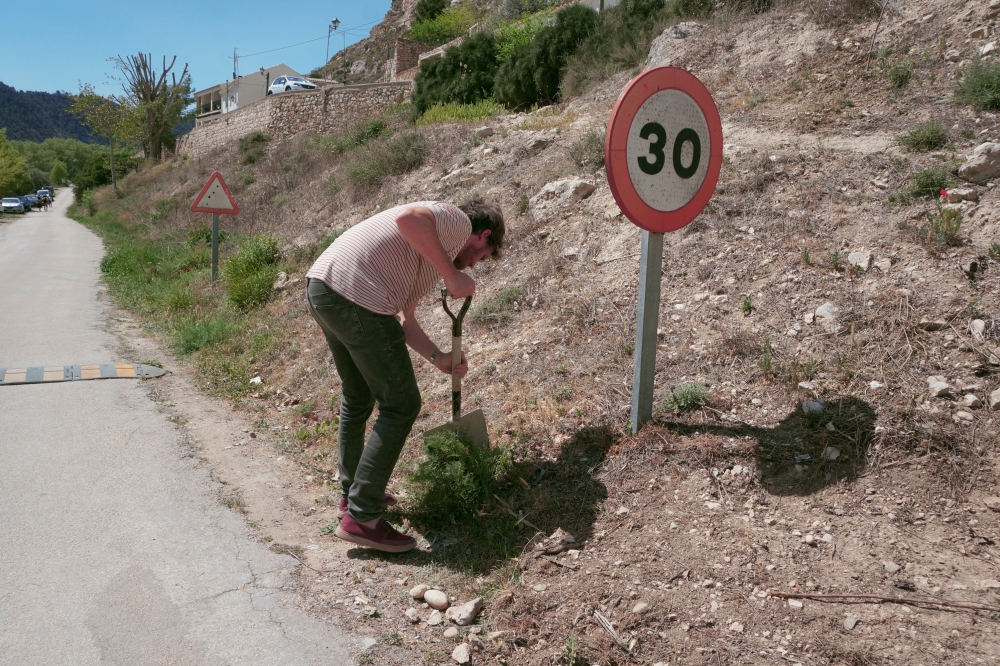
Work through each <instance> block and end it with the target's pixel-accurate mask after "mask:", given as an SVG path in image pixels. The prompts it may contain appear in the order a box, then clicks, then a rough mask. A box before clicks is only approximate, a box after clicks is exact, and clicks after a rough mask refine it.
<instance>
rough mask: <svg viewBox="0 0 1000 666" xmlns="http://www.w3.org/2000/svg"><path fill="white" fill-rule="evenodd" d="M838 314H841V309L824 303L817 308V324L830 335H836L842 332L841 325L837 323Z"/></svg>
mask: <svg viewBox="0 0 1000 666" xmlns="http://www.w3.org/2000/svg"><path fill="white" fill-rule="evenodd" d="M838 312H840V308H838V307H837V306H836V305H834V304H833V303H829V302H827V303H824V304H823V305H821V306H819V307H818V308H816V323H817V324H819V325H820V326H822V327H823V328H824V329H825V330H826V331H827V332H828V333H836V332H837V331H839V330H840V324H839V323H837V313H838Z"/></svg>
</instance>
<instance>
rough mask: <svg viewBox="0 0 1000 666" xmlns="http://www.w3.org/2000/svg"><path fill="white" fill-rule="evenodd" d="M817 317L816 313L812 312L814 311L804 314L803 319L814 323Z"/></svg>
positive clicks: (808, 322)
mask: <svg viewBox="0 0 1000 666" xmlns="http://www.w3.org/2000/svg"><path fill="white" fill-rule="evenodd" d="M815 319H816V315H815V314H814V313H812V312H807V313H805V314H804V315H802V320H803V321H805V323H807V324H811V323H813V321H814V320H815Z"/></svg>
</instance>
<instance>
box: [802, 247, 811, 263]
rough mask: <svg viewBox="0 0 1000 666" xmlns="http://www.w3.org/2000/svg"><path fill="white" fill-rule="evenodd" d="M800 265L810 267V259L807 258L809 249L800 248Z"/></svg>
mask: <svg viewBox="0 0 1000 666" xmlns="http://www.w3.org/2000/svg"><path fill="white" fill-rule="evenodd" d="M802 263H803V264H805V265H806V266H811V265H812V259H810V258H809V248H807V247H804V248H802Z"/></svg>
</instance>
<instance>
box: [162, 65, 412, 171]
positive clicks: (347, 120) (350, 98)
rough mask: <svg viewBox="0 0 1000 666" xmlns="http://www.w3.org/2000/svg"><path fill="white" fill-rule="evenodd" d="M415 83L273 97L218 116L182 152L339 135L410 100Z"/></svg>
mask: <svg viewBox="0 0 1000 666" xmlns="http://www.w3.org/2000/svg"><path fill="white" fill-rule="evenodd" d="M412 87H413V84H412V83H411V82H408V81H402V82H396V83H366V84H359V85H353V86H333V87H329V88H323V89H321V90H315V91H313V90H309V91H301V92H294V91H293V92H287V93H282V94H279V95H269V96H267V97H265V98H264V99H262V100H258V101H256V102H254V103H253V104H249V105H247V106H245V107H243V108H241V109H238V110H236V111H233V112H232V113H226V114H223V115H221V116H217V117H216V118H215V119H213V120H211V121H208V122H206V123H204V124H202V125H201V126H199V127H195V128H194V129H193V130H191V131H190V132H188V133H187V134H185V135H184V136H181V137H179V138H178V141H177V154H178V155H187V156H189V157H201V156H202V155H204V154H205V153H207V152H208V151H210V150H212V149H214V148H218V147H219V146H223V145H226V144H229V143H233V142H235V141H237V140H238V139H239V138H240V137H242V136H246V135H247V134H250V133H251V132H258V131H259V132H265V133H267V134H268V135H270V136H271V137H272V138H274V139H283V138H287V137H290V136H293V135H295V134H298V133H299V132H315V133H317V134H337V133H340V132H345V131H347V130H349V129H351V128H353V127H354V126H356V125H357V124H358V123H360V122H363V121H365V120H369V119H371V118H373V117H375V116H377V115H379V114H380V113H382V112H383V111H385V110H386V109H388V108H389V107H391V106H392V105H394V104H396V103H398V102H402V101H405V100H406V99H407V98H408V97H409V95H410V92H411V90H412Z"/></svg>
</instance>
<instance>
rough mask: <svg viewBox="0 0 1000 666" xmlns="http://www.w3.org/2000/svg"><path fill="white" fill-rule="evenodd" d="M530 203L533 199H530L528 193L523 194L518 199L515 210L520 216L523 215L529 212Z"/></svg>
mask: <svg viewBox="0 0 1000 666" xmlns="http://www.w3.org/2000/svg"><path fill="white" fill-rule="evenodd" d="M530 204H531V201H530V200H529V199H528V195H526V194H522V195H521V197H520V198H519V199H518V200H517V206H516V207H515V209H514V212H515V213H516V214H517V216H518V217H521V216H522V215H524V214H525V213H527V212H528V207H529V205H530Z"/></svg>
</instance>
